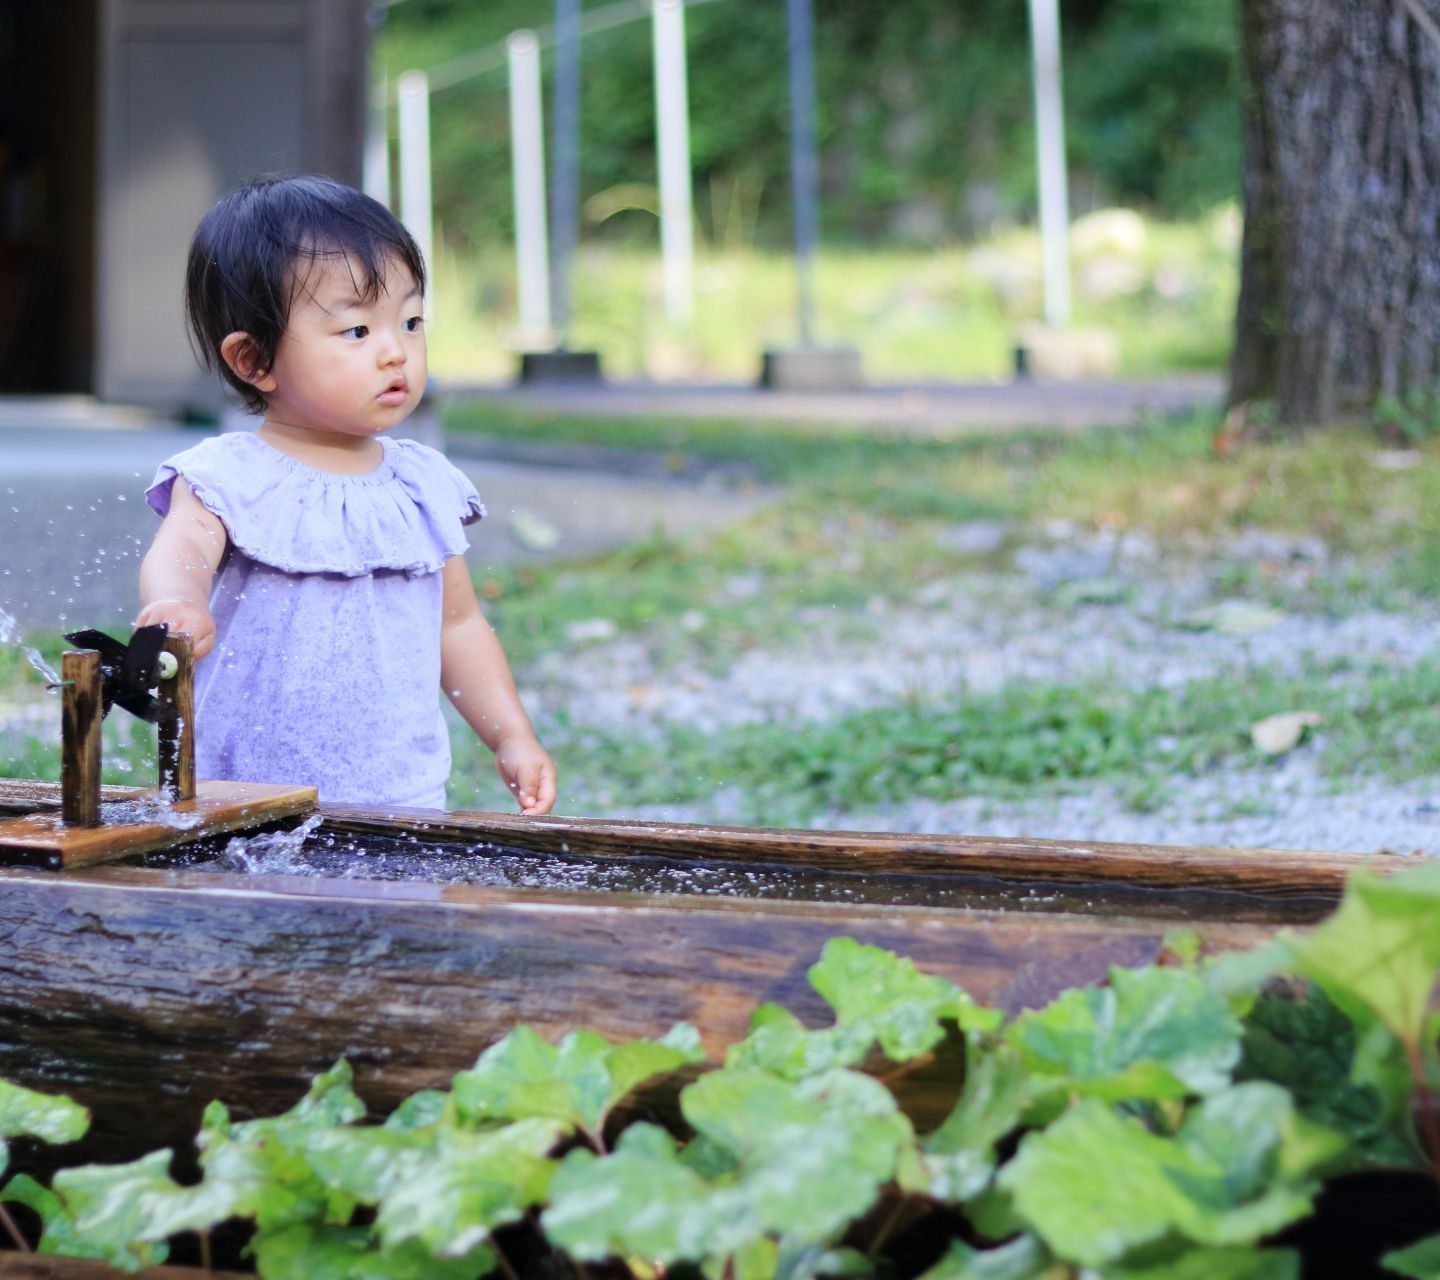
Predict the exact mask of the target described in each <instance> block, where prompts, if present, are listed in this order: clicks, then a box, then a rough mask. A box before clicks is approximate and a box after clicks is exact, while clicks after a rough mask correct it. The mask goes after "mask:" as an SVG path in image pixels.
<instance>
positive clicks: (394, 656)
mask: <svg viewBox="0 0 1440 1280" xmlns="http://www.w3.org/2000/svg"><path fill="white" fill-rule="evenodd" d="M424 295H425V264H424V263H423V262H422V261H421V258H420V251H419V249H418V248H417V246H416V244H415V241H414V240H413V239H412V238H411V236H410V235H409V233H408V232H407V231H406V230H405V228H404V227H403V226H402V225H401V224H400V223H399V222H398V221H397V220H396V219H395V218H394V217H393V216H392V215H391V214H390V212H389V211H388V210H387V209H385V207H384V206H383V205H381V204H379V203H378V202H376V201H374V200H372V199H370V198H369V197H368V196H364V195H362V194H360V193H359V192H358V191H355V190H352V189H351V188H349V187H346V186H343V185H341V184H340V183H337V182H332V181H330V180H329V179H326V178H320V177H292V178H274V179H271V178H267V179H263V180H260V181H257V182H254V183H252V184H250V185H249V186H246V187H243V188H241V189H240V190H238V191H234V192H232V193H230V194H229V195H227V196H224V197H223V198H222V199H221V200H220V201H219V202H218V203H217V204H216V205H215V206H214V208H212V209H211V210H210V212H209V213H208V214H206V216H205V218H204V219H203V220H202V221H201V223H200V226H199V228H198V229H197V230H196V232H195V238H194V240H193V242H192V243H191V246H190V256H189V262H188V265H187V269H186V278H185V306H186V317H187V320H188V322H189V326H190V331H191V334H192V336H193V339H194V341H195V343H196V346H197V348H198V350H199V353H200V355H201V357H202V359H203V360H204V362H205V364H206V366H207V367H208V368H210V369H212V370H214V371H216V372H218V373H219V374H220V375H221V376H222V377H223V378H224V379H225V381H226V382H228V383H229V384H230V386H231V387H232V388H233V389H234V390H235V391H237V392H238V393H239V394H240V395H241V396H242V397H243V398H244V400H245V402H246V403H247V405H248V406H249V408H250V409H251V411H252V412H254V413H255V414H257V415H260V416H261V421H260V425H259V427H258V428H257V429H256V430H255V431H253V432H249V431H246V432H237V433H234V434H229V435H222V436H219V437H216V438H213V439H207V440H205V441H203V442H202V443H200V444H198V445H196V446H195V447H194V448H192V449H186V450H185V451H184V452H183V453H179V454H176V455H175V456H174V457H172V458H171V459H170V460H169V461H167V462H165V463H164V464H162V465H161V467H160V469H159V471H158V472H157V473H156V476H155V482H154V484H153V485H152V486H151V487H150V489H149V490H148V491H147V494H146V497H147V498H148V500H149V503H150V505H151V506H152V507H153V508H154V509H155V511H156V512H157V513H158V514H159V515H160V516H161V517H163V520H162V523H161V525H160V529H159V532H158V533H157V534H156V535H155V541H154V542H153V543H152V544H151V547H150V549H149V551H148V552H147V553H146V555H145V559H144V561H143V563H142V565H141V570H140V594H141V600H142V603H143V607H142V608H141V610H140V614H139V616H138V617H137V618H136V625H145V624H148V623H155V622H164V623H168V624H169V626H170V629H171V630H172V631H183V632H188V633H189V634H190V636H191V637H192V638H193V640H194V643H195V653H196V655H197V657H198V658H200V659H201V661H200V662H199V663H198V664H197V667H196V684H195V694H196V720H197V732H196V768H197V772H198V773H199V775H200V776H201V777H205V778H225V779H232V780H236V781H249V782H296V783H309V784H313V785H315V786H317V787H318V788H319V790H320V797H321V799H322V800H325V801H331V802H340V803H356V804H381V805H417V806H423V807H429V808H442V807H443V806H444V803H445V781H446V778H447V777H448V775H449V772H450V743H449V738H448V735H447V733H446V728H445V722H444V717H443V715H442V714H441V710H440V699H439V691H440V690H441V689H443V690H444V691H445V693H446V695H447V696H448V697H449V698H450V700H451V701H452V702H453V703H454V704H455V706H456V708H457V709H458V710H459V712H460V714H461V715H462V716H463V717H464V718H465V720H466V722H467V723H468V724H469V725H470V727H471V728H472V729H473V730H474V731H475V732H476V733H477V734H478V735H479V736H480V738H481V739H482V740H483V741H484V743H485V745H486V746H487V747H489V748H490V750H491V751H493V752H494V754H495V764H496V767H497V768H498V770H499V772H500V776H501V777H502V778H503V779H504V781H505V783H506V785H507V786H508V787H509V788H510V790H511V791H512V792H513V793H514V795H515V797H516V799H517V800H518V802H519V805H520V808H521V810H522V811H523V812H525V813H531V814H539V813H547V812H549V810H550V808H551V807H552V806H553V805H554V803H555V767H554V765H553V763H552V762H551V760H550V757H549V756H548V755H547V754H546V753H545V750H544V748H543V747H541V745H540V743H539V741H538V740H537V739H536V736H535V731H534V729H533V728H532V726H531V723H530V719H529V717H528V716H527V715H526V714H525V710H524V708H523V707H522V706H521V704H520V699H519V697H518V695H517V694H516V691H515V683H514V680H513V679H512V677H511V674H510V668H509V664H508V663H507V662H506V660H505V654H504V652H503V650H502V649H501V647H500V642H499V641H498V640H497V639H496V637H495V633H494V632H493V631H492V630H491V628H490V625H489V623H488V622H487V621H486V620H485V617H484V615H483V614H482V613H481V611H480V606H479V603H478V601H477V600H476V598H475V590H474V587H473V585H472V583H471V580H470V574H469V572H468V570H467V569H466V565H465V560H464V557H463V554H462V553H463V552H464V551H465V548H466V545H467V544H466V541H465V535H464V532H463V530H462V526H464V525H467V524H471V523H472V522H474V521H476V520H478V519H480V517H481V516H483V515H484V514H485V509H484V507H483V506H482V504H481V502H480V498H479V495H478V494H477V493H476V492H475V489H474V488H473V486H472V485H471V484H470V482H469V480H468V479H466V477H465V476H464V475H462V474H461V473H460V472H459V471H458V470H456V468H454V467H453V466H451V465H450V463H449V462H448V461H447V460H446V459H445V457H444V456H443V455H442V454H440V453H438V452H436V451H435V450H433V449H429V448H427V447H425V446H424V445H421V444H417V443H415V442H414V441H410V440H395V439H391V438H390V437H389V436H388V435H387V433H388V432H390V431H392V430H393V429H394V428H395V427H397V426H399V425H400V423H402V422H403V421H404V420H405V418H406V417H407V416H408V415H409V414H410V412H411V411H412V410H413V409H414V408H415V406H416V405H417V404H418V403H419V401H420V397H421V395H422V393H423V392H424V390H425V378H426V365H425V333H424V326H423V319H422V315H421V312H422V309H423V302H424Z"/></svg>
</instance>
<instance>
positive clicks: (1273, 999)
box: [1235, 987, 1411, 1164]
mask: <svg viewBox="0 0 1440 1280" xmlns="http://www.w3.org/2000/svg"><path fill="white" fill-rule="evenodd" d="M1243 1045H1244V1056H1243V1057H1242V1058H1241V1061H1240V1065H1239V1066H1238V1067H1237V1068H1236V1071H1235V1078H1236V1080H1237V1081H1243V1080H1269V1081H1272V1082H1273V1083H1275V1084H1278V1085H1282V1086H1283V1087H1284V1088H1286V1089H1288V1090H1289V1092H1290V1094H1291V1096H1292V1097H1293V1098H1294V1100H1295V1105H1296V1107H1297V1108H1298V1110H1299V1111H1300V1113H1301V1114H1302V1115H1304V1116H1306V1117H1308V1118H1309V1119H1311V1120H1313V1121H1315V1122H1316V1123H1317V1124H1321V1125H1324V1126H1326V1127H1327V1128H1330V1129H1333V1130H1335V1131H1337V1132H1339V1133H1343V1134H1345V1135H1346V1136H1347V1137H1349V1139H1350V1140H1351V1142H1352V1144H1353V1148H1352V1151H1351V1155H1352V1157H1353V1158H1354V1159H1356V1160H1369V1161H1371V1162H1375V1163H1380V1164H1396V1163H1405V1162H1406V1161H1407V1160H1408V1159H1409V1158H1410V1156H1411V1150H1410V1145H1409V1144H1408V1143H1407V1142H1406V1141H1405V1138H1404V1137H1403V1136H1401V1135H1400V1134H1399V1133H1398V1132H1397V1130H1396V1128H1394V1127H1392V1125H1395V1124H1399V1123H1403V1124H1404V1125H1406V1126H1407V1127H1408V1125H1409V1118H1410V1116H1409V1112H1410V1092H1411V1087H1410V1078H1409V1073H1408V1071H1407V1072H1406V1073H1405V1074H1404V1076H1403V1077H1402V1078H1401V1079H1400V1080H1399V1081H1398V1082H1397V1083H1398V1084H1399V1088H1400V1093H1399V1096H1398V1097H1396V1098H1394V1099H1392V1100H1390V1102H1389V1104H1388V1105H1387V1100H1386V1098H1385V1096H1384V1094H1383V1093H1382V1092H1381V1090H1380V1088H1379V1087H1378V1086H1377V1085H1376V1084H1375V1083H1373V1082H1372V1081H1357V1080H1355V1079H1353V1078H1352V1072H1353V1069H1354V1063H1355V1058H1356V1051H1357V1037H1356V1034H1355V1024H1354V1023H1353V1022H1351V1021H1350V1019H1349V1018H1347V1017H1346V1016H1345V1015H1344V1014H1343V1013H1341V1011H1340V1010H1339V1009H1338V1008H1337V1007H1336V1006H1335V1004H1334V1002H1333V1001H1332V1000H1330V998H1329V997H1328V996H1326V994H1325V993H1324V991H1322V990H1321V989H1320V988H1318V987H1312V988H1311V989H1310V990H1309V991H1308V992H1306V993H1304V994H1299V995H1278V994H1271V995H1264V996H1261V997H1260V998H1259V999H1258V1000H1257V1001H1256V1002H1255V1004H1254V1006H1253V1007H1252V1009H1251V1010H1250V1012H1249V1013H1248V1014H1247V1015H1246V1016H1245V1031H1244V1038H1243Z"/></svg>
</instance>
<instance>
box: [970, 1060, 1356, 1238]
mask: <svg viewBox="0 0 1440 1280" xmlns="http://www.w3.org/2000/svg"><path fill="white" fill-rule="evenodd" d="M1338 1141H1339V1139H1331V1138H1330V1137H1329V1135H1325V1134H1324V1133H1323V1132H1319V1133H1317V1132H1314V1131H1311V1130H1309V1129H1308V1127H1306V1126H1303V1125H1302V1124H1300V1123H1297V1121H1296V1119H1295V1117H1294V1115H1293V1113H1292V1110H1291V1106H1290V1101H1289V1097H1288V1095H1287V1094H1285V1092H1284V1091H1283V1090H1281V1089H1279V1088H1278V1087H1276V1086H1274V1085H1265V1084H1246V1085H1236V1086H1235V1087H1233V1088H1231V1089H1227V1090H1225V1091H1223V1092H1218V1093H1216V1094H1214V1095H1212V1096H1211V1097H1209V1098H1207V1099H1205V1100H1204V1101H1203V1102H1201V1103H1200V1105H1199V1106H1198V1107H1197V1108H1196V1109H1195V1110H1194V1111H1193V1112H1192V1113H1191V1114H1190V1115H1189V1116H1188V1117H1187V1118H1186V1121H1185V1123H1184V1125H1183V1126H1182V1127H1181V1129H1180V1132H1179V1133H1178V1134H1177V1135H1176V1136H1175V1137H1173V1138H1172V1137H1167V1136H1164V1135H1162V1134H1158V1133H1154V1132H1152V1131H1151V1130H1150V1129H1148V1128H1147V1127H1146V1126H1145V1125H1144V1124H1142V1123H1141V1122H1140V1121H1139V1120H1138V1119H1136V1118H1135V1117H1133V1116H1127V1115H1123V1114H1121V1113H1119V1112H1117V1111H1114V1110H1112V1109H1111V1108H1109V1107H1107V1106H1105V1105H1104V1104H1103V1103H1102V1102H1101V1101H1100V1100H1098V1099H1094V1098H1090V1099H1085V1100H1082V1101H1081V1102H1080V1103H1078V1104H1077V1105H1076V1106H1074V1107H1073V1108H1071V1109H1070V1110H1069V1111H1067V1112H1066V1113H1065V1114H1064V1115H1063V1116H1061V1117H1060V1119H1059V1120H1057V1121H1056V1122H1055V1123H1054V1124H1052V1125H1050V1126H1049V1128H1048V1129H1046V1130H1045V1131H1044V1132H1041V1133H1032V1134H1030V1135H1029V1136H1027V1137H1026V1138H1025V1140H1024V1141H1023V1142H1022V1143H1021V1146H1020V1150H1019V1153H1018V1154H1017V1156H1016V1157H1015V1159H1014V1160H1012V1161H1011V1162H1010V1163H1009V1164H1007V1165H1006V1167H1005V1169H1004V1170H1003V1171H1002V1172H1001V1173H1000V1175H999V1179H998V1181H999V1185H1000V1187H1001V1188H1002V1189H1004V1190H1005V1191H1007V1192H1009V1194H1010V1195H1011V1197H1012V1198H1013V1200H1014V1203H1015V1207H1016V1209H1017V1211H1018V1212H1019V1213H1020V1214H1021V1215H1022V1216H1023V1217H1024V1218H1025V1220H1026V1221H1027V1222H1029V1223H1030V1225H1031V1226H1032V1228H1033V1229H1034V1231H1035V1232H1036V1233H1037V1234H1038V1235H1039V1236H1040V1237H1041V1238H1042V1239H1043V1240H1044V1241H1045V1243H1046V1244H1048V1245H1049V1246H1050V1248H1051V1249H1052V1250H1053V1251H1054V1252H1055V1253H1056V1254H1057V1255H1059V1256H1061V1257H1063V1258H1066V1259H1071V1260H1074V1261H1076V1262H1081V1263H1085V1264H1087V1265H1090V1266H1101V1265H1104V1264H1105V1263H1109V1262H1115V1261H1117V1260H1119V1259H1121V1258H1123V1257H1124V1255H1125V1254H1126V1253H1128V1252H1129V1251H1131V1250H1133V1249H1136V1248H1137V1247H1139V1246H1142V1245H1148V1244H1152V1243H1154V1242H1156V1241H1162V1240H1164V1239H1165V1238H1166V1237H1169V1236H1178V1237H1181V1238H1183V1239H1184V1240H1185V1241H1189V1242H1193V1243H1195V1244H1201V1245H1215V1246H1232V1245H1240V1244H1249V1243H1252V1242H1254V1241H1256V1240H1259V1239H1261V1238H1263V1237H1264V1236H1266V1235H1268V1234H1270V1233H1271V1232H1274V1231H1277V1230H1279V1229H1280V1228H1281V1227H1283V1226H1285V1225H1286V1224H1288V1223H1290V1222H1293V1221H1294V1220H1295V1219H1297V1218H1299V1217H1301V1216H1303V1215H1304V1214H1305V1213H1306V1212H1307V1211H1308V1210H1309V1208H1310V1203H1311V1199H1312V1197H1313V1195H1314V1193H1315V1191H1316V1190H1317V1186H1318V1184H1316V1183H1314V1182H1312V1181H1310V1180H1308V1178H1307V1175H1308V1173H1309V1171H1310V1170H1311V1169H1312V1168H1313V1167H1314V1166H1315V1165H1316V1164H1317V1163H1318V1162H1319V1161H1320V1160H1322V1159H1324V1158H1326V1157H1327V1156H1329V1155H1332V1154H1333V1153H1334V1151H1335V1143H1336V1142H1338ZM1102 1153H1103V1154H1102Z"/></svg>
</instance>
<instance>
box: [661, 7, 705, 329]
mask: <svg viewBox="0 0 1440 1280" xmlns="http://www.w3.org/2000/svg"><path fill="white" fill-rule="evenodd" d="M654 3H655V8H654V23H653V30H654V36H655V132H656V149H657V151H658V152H659V167H660V253H661V258H662V261H663V263H664V269H665V314H666V315H667V316H668V317H669V318H670V320H671V321H673V322H675V323H677V324H684V323H685V322H686V321H688V320H689V319H690V316H691V314H692V311H693V303H694V256H695V255H694V243H693V230H692V228H693V223H694V214H693V212H692V210H691V205H690V199H691V197H690V106H689V95H688V93H687V92H686V85H685V5H684V3H683V0H654Z"/></svg>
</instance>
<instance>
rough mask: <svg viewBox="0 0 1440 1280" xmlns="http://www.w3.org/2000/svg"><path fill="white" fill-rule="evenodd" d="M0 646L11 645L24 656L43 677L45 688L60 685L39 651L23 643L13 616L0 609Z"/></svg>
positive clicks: (57, 674)
mask: <svg viewBox="0 0 1440 1280" xmlns="http://www.w3.org/2000/svg"><path fill="white" fill-rule="evenodd" d="M0 644H13V645H15V646H16V647H17V648H19V650H20V652H21V653H23V654H24V655H25V658H26V660H27V661H28V662H29V663H30V665H31V666H32V667H34V668H35V670H36V671H38V672H39V673H40V675H41V677H43V679H44V681H45V683H46V685H47V686H49V687H51V688H54V687H56V686H58V685H59V684H60V683H61V680H60V676H59V673H58V672H56V670H55V668H54V667H52V666H51V665H50V664H49V663H48V662H46V661H45V659H44V657H43V656H42V655H41V653H40V651H39V650H38V649H36V648H35V647H34V646H33V645H28V644H25V643H24V638H23V637H22V636H21V634H20V624H19V623H18V622H17V621H16V620H15V616H14V615H13V614H11V613H8V612H7V611H6V610H5V609H3V608H0Z"/></svg>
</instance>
